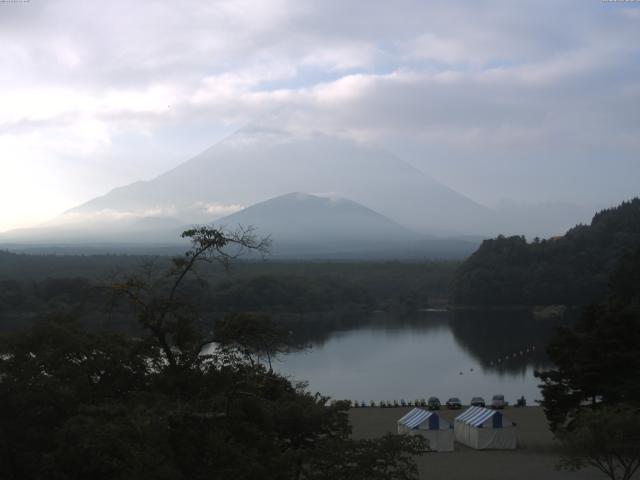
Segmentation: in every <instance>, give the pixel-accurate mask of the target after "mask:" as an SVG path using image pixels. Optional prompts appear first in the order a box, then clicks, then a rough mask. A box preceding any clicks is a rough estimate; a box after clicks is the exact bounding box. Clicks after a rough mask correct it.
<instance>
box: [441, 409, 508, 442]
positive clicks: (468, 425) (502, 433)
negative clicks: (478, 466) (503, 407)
mask: <svg viewBox="0 0 640 480" xmlns="http://www.w3.org/2000/svg"><path fill="white" fill-rule="evenodd" d="M454 434H455V437H456V441H457V442H460V443H463V444H464V445H467V446H469V447H471V448H475V449H477V450H485V449H514V448H516V446H517V433H516V428H515V424H514V423H513V422H511V421H509V420H507V419H506V418H505V417H504V415H503V414H502V413H500V412H499V411H497V410H489V409H488V408H482V407H469V408H468V409H467V410H465V411H464V412H462V413H461V414H460V415H458V416H457V417H456V418H455V421H454Z"/></svg>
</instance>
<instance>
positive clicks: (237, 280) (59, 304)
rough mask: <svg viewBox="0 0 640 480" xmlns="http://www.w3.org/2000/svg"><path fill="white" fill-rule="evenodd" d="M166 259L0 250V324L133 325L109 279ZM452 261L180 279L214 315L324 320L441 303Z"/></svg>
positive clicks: (287, 267) (210, 273) (234, 271)
mask: <svg viewBox="0 0 640 480" xmlns="http://www.w3.org/2000/svg"><path fill="white" fill-rule="evenodd" d="M37 262H42V264H41V265H40V266H38V264H37ZM83 262H84V263H83ZM119 262H122V263H121V264H120V263H119ZM168 265H169V258H166V257H157V258H156V257H128V256H95V257H94V256H86V257H75V256H61V257H56V256H32V255H16V254H11V253H6V252H0V329H3V330H10V329H13V328H16V327H19V326H20V325H26V324H28V323H29V322H30V321H33V320H34V319H35V318H38V317H42V316H43V315H46V314H49V313H53V312H71V313H73V314H74V315H75V316H76V317H78V318H79V319H80V320H81V321H82V322H84V323H85V324H89V325H92V326H101V325H103V324H104V323H105V322H109V323H110V325H111V326H113V327H115V328H120V327H123V326H128V327H131V322H130V321H129V320H128V317H130V316H131V313H132V312H131V311H130V308H129V307H128V306H127V305H126V304H123V303H122V302H114V301H113V300H114V299H113V298H112V292H111V289H110V287H109V285H110V282H112V281H113V279H114V278H117V277H118V276H121V275H126V274H128V273H131V272H135V271H148V272H151V271H154V270H155V271H157V270H162V269H165V268H167V267H168ZM456 266H457V264H456V263H453V262H417V263H401V262H353V263H349V262H271V261H269V262H241V261H237V262H235V263H234V265H233V266H232V268H231V270H230V272H229V273H226V274H225V273H223V272H220V269H216V268H214V267H213V266H210V265H203V266H202V268H201V271H200V272H199V276H198V278H191V279H188V281H185V283H184V285H183V289H182V290H183V295H189V300H190V301H191V302H192V303H194V304H197V305H198V306H199V307H200V308H201V310H202V311H205V312H207V315H209V316H210V317H212V318H213V317H220V316H221V315H223V314H225V313H233V312H247V311H252V312H256V313H269V314H273V315H274V316H277V317H282V318H284V317H286V318H287V319H289V320H291V319H293V318H296V316H297V317H298V318H300V317H303V316H304V317H305V320H312V319H321V318H322V316H321V315H315V314H317V313H325V314H329V313H336V314H338V316H342V317H344V316H345V315H348V314H353V315H356V316H359V315H362V314H366V313H367V312H371V311H373V310H386V311H389V312H391V313H393V314H403V313H406V312H411V311H415V310H416V309H418V308H424V307H427V306H429V305H432V304H434V303H435V304H436V305H441V304H443V303H445V302H446V301H447V296H448V284H449V283H450V280H451V278H452V275H453V272H454V270H455V267H456ZM58 268H60V271H58V270H57V269H58ZM54 273H55V275H56V276H52V274H54ZM71 274H77V276H68V275H71ZM12 275H13V276H12ZM325 317H326V315H325ZM300 319H301V320H302V318H300ZM323 321H324V320H323Z"/></svg>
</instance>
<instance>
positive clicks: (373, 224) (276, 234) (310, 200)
mask: <svg viewBox="0 0 640 480" xmlns="http://www.w3.org/2000/svg"><path fill="white" fill-rule="evenodd" d="M217 223H218V224H220V225H227V226H228V227H230V228H233V227H234V226H236V225H243V226H247V225H253V226H254V227H256V229H257V231H258V232H259V233H268V234H270V235H271V236H272V238H273V240H274V241H275V242H287V243H293V242H296V243H300V242H305V243H326V242H341V241H347V242H385V241H388V242H393V241H407V240H416V239H418V238H419V236H418V235H417V234H415V233H413V232H411V231H410V230H408V229H406V228H404V227H402V226H400V225H398V224H397V223H395V222H392V221H391V220H389V219H388V218H386V217H385V216H383V215H380V214H379V213H377V212H374V211H373V210H371V209H369V208H367V207H365V206H363V205H360V204H358V203H356V202H353V201H351V200H347V199H344V198H324V197H318V196H315V195H308V194H305V193H289V194H285V195H281V196H279V197H275V198H272V199H269V200H266V201H264V202H260V203H257V204H255V205H252V206H250V207H247V208H245V209H243V210H241V211H239V212H236V213H233V214H231V215H229V216H226V217H223V218H221V219H219V220H218V222H217Z"/></svg>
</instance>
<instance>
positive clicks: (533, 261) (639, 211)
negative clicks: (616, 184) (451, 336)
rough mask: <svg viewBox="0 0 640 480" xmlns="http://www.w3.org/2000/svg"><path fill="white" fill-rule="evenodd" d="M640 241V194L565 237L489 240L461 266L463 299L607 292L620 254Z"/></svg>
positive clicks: (456, 295) (455, 292) (577, 297)
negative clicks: (530, 239) (610, 277)
mask: <svg viewBox="0 0 640 480" xmlns="http://www.w3.org/2000/svg"><path fill="white" fill-rule="evenodd" d="M639 246H640V199H639V198H634V199H633V200H630V201H628V202H623V203H622V204H620V205H619V206H617V207H615V208H610V209H606V210H602V211H600V212H598V213H596V214H595V216H594V217H593V220H592V221H591V224H589V225H577V226H576V227H574V228H572V229H571V230H569V231H568V232H567V233H566V234H565V235H563V236H561V237H552V238H549V239H544V240H541V239H539V238H535V239H533V241H531V242H528V241H527V240H526V239H525V237H523V236H513V237H505V236H502V235H500V236H498V237H496V238H493V239H490V240H485V241H484V242H483V243H482V244H481V245H480V247H479V248H478V250H477V251H476V252H475V253H473V254H472V255H471V256H470V257H469V258H468V259H467V260H465V261H464V262H463V263H462V264H461V265H460V267H459V268H458V269H457V271H456V273H455V276H454V279H453V283H452V297H453V300H454V302H455V303H456V304H457V305H479V306H482V305H484V306H488V305H492V306H493V305H526V306H533V305H574V306H582V305H586V304H588V303H591V302H593V301H601V300H603V299H604V298H605V296H606V292H607V287H608V277H609V275H610V274H611V273H612V271H613V270H614V268H615V265H616V264H617V262H618V260H619V259H620V258H622V256H623V255H625V254H626V253H629V252H632V251H634V250H635V249H636V248H638V247H639Z"/></svg>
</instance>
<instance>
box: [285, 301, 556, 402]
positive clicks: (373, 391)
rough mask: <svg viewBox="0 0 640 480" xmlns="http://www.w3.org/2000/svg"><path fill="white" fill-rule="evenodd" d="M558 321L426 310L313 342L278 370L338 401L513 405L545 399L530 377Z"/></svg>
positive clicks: (377, 319)
mask: <svg viewBox="0 0 640 480" xmlns="http://www.w3.org/2000/svg"><path fill="white" fill-rule="evenodd" d="M558 324H559V322H558V321H557V320H556V321H553V320H548V319H545V320H542V319H534V318H532V317H531V316H530V315H527V314H516V313H505V312H499V313H496V312H457V313H455V314H454V313H447V312H444V313H443V312H423V313H421V314H416V315H412V316H411V317H410V318H405V319H402V320H399V319H397V318H391V317H389V316H387V315H384V314H376V315H373V316H372V317H371V318H369V319H368V320H367V321H365V322H361V323H359V324H357V325H352V326H350V327H346V328H345V329H343V330H340V331H335V330H334V331H331V332H324V333H323V334H320V335H316V338H311V339H310V345H311V348H310V349H308V350H306V351H302V352H296V353H292V354H289V355H286V356H283V357H281V358H280V359H279V360H278V362H277V363H276V364H275V365H274V368H275V369H277V370H278V371H280V372H281V373H283V374H285V375H287V376H289V377H291V378H292V379H294V380H306V381H308V382H309V389H310V390H311V391H312V392H316V391H318V392H321V393H322V394H324V395H329V396H331V397H332V398H335V399H351V400H358V401H363V400H364V401H365V402H367V403H369V401H370V400H374V401H375V402H376V403H378V402H379V401H380V400H394V399H396V400H400V399H401V398H404V399H405V400H411V401H413V400H415V399H416V398H428V397H429V396H437V397H439V398H440V400H441V401H443V402H444V401H446V399H447V398H449V397H452V396H457V397H459V398H460V399H461V400H462V401H463V403H468V402H469V401H470V399H471V397H473V396H482V397H484V399H485V400H487V401H489V400H490V399H491V397H492V396H493V395H494V394H497V393H501V394H504V395H505V398H506V399H507V400H508V401H509V402H510V403H511V402H515V400H516V399H517V398H519V397H520V396H521V395H524V396H525V397H526V399H527V401H528V402H529V403H532V401H533V400H534V399H540V398H541V396H540V393H539V390H538V387H537V385H538V383H539V381H538V380H537V379H536V378H535V377H534V375H533V373H534V371H535V370H536V369H537V370H539V369H544V368H545V367H549V366H550V365H549V362H548V360H547V358H546V355H545V353H544V349H545V346H546V343H547V341H548V339H549V336H550V334H551V333H552V331H553V329H554V326H555V325H558Z"/></svg>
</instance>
